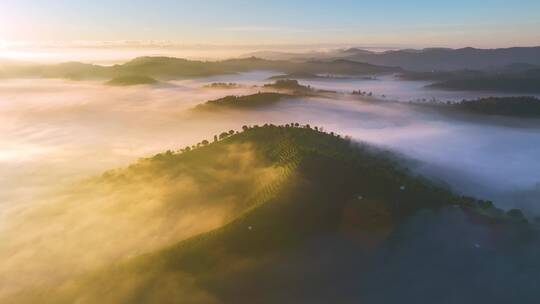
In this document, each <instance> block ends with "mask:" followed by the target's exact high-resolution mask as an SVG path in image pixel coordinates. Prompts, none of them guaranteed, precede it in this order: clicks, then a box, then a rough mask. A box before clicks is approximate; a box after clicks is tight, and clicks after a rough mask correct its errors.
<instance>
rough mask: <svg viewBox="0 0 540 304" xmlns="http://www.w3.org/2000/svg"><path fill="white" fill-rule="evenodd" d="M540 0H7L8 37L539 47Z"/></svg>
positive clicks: (4, 24)
mask: <svg viewBox="0 0 540 304" xmlns="http://www.w3.org/2000/svg"><path fill="white" fill-rule="evenodd" d="M539 16H540V1H538V0H514V1H502V0H479V1H465V0H454V1H434V0H432V1H427V0H416V1H396V0H392V1H382V0H379V1H373V0H372V1H363V0H357V1H351V0H333V1H316V0H312V1H307V0H300V1H285V0H272V1H260V0H251V1H247V0H177V1H173V0H154V1H142V0H116V1H115V0H108V1H97V0H96V1H90V0H87V1H83V0H32V1H30V0H1V1H0V39H2V40H5V41H14V40H24V41H51V40H56V41H75V40H87V41H102V40H103V41H110V40H170V41H175V42H181V43H203V44H204V43H208V44H272V43H275V44H319V43H335V44H338V43H343V44H365V45H369V44H373V45H410V46H414V45H418V46H428V45H433V46H456V47H458V46H465V45H472V46H480V47H482V46H486V47H491V46H506V45H540V30H539V29H540V17H539Z"/></svg>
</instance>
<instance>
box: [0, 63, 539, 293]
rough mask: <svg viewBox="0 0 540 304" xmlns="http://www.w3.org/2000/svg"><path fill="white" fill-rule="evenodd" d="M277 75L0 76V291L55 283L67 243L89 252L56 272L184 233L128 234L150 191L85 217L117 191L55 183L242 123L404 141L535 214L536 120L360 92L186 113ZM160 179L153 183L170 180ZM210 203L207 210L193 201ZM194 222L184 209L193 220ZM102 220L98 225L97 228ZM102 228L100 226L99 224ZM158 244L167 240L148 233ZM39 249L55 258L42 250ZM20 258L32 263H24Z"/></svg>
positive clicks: (421, 168)
mask: <svg viewBox="0 0 540 304" xmlns="http://www.w3.org/2000/svg"><path fill="white" fill-rule="evenodd" d="M274 74H275V73H270V72H252V73H243V74H238V75H225V76H219V77H210V78H204V79H197V80H183V81H170V82H167V83H162V84H159V85H155V86H133V87H111V86H106V85H104V84H103V83H102V82H91V81H80V82H77V81H65V80H54V79H31V80H2V81H0V117H1V120H0V185H1V186H0V235H3V237H5V238H3V241H2V242H1V243H0V261H1V262H0V281H2V280H3V279H5V280H8V279H9V280H10V282H11V284H10V285H9V286H7V285H6V286H4V288H5V289H4V290H3V289H2V288H0V297H1V295H2V293H8V292H13V291H16V290H20V289H24V288H25V286H27V285H32V284H42V283H44V282H47V283H48V284H54V280H52V279H51V277H50V274H51V271H53V269H55V267H57V266H55V265H57V264H55V263H59V261H64V260H65V258H66V254H69V253H65V251H66V250H67V249H66V248H68V249H69V251H70V253H76V252H81V254H82V253H86V255H85V260H84V262H81V263H79V262H80V260H81V259H77V257H71V258H70V259H69V260H66V262H65V264H66V265H70V266H69V267H68V266H64V267H63V270H62V271H61V272H58V273H56V275H57V276H60V277H62V276H63V275H69V272H70V271H71V272H73V273H77V270H75V268H77V267H78V268H81V269H83V270H86V268H85V267H88V268H91V266H95V265H100V264H99V262H98V261H102V260H100V259H110V257H111V256H116V255H118V254H121V253H123V252H130V250H132V249H133V248H136V247H137V246H136V244H138V242H139V241H140V239H141V238H150V237H151V236H152V235H153V236H154V238H155V237H156V236H160V237H162V238H163V239H167V237H166V236H167V235H168V236H170V235H171V231H172V232H174V231H177V230H173V229H171V227H169V224H170V223H169V222H166V223H162V222H160V221H159V219H156V221H154V222H152V223H153V224H152V225H150V226H145V230H147V231H137V233H138V234H135V233H132V234H133V235H130V236H127V235H126V233H124V232H125V231H131V230H130V227H132V226H133V225H137V224H140V222H138V221H142V218H143V217H145V216H146V215H147V214H146V213H144V212H147V211H145V210H154V209H153V208H155V206H153V205H154V204H156V202H155V201H154V200H152V199H150V198H149V199H148V201H145V202H143V203H142V205H143V206H144V208H147V209H144V208H143V209H141V210H142V211H144V212H142V214H141V210H138V211H137V210H130V211H129V212H128V215H129V216H128V219H127V221H126V219H124V221H123V222H121V223H120V224H119V223H117V222H116V221H117V219H114V220H112V219H111V218H112V216H110V215H107V214H105V215H106V216H105V217H104V218H103V219H101V218H98V219H96V218H95V217H97V216H98V215H97V214H96V212H94V213H92V215H93V217H94V218H90V215H88V212H90V211H91V208H89V207H87V206H79V204H77V203H81V204H80V205H84V203H87V204H90V203H91V204H97V205H91V206H92V208H94V207H96V206H98V207H99V208H104V210H107V199H109V200H110V199H115V197H116V196H114V195H111V196H109V197H107V198H104V199H102V198H101V197H99V195H98V194H95V195H90V196H88V199H86V200H83V201H82V202H75V203H76V204H75V205H76V206H77V208H74V209H75V210H63V209H62V208H64V209H65V208H66V206H70V204H69V202H68V201H69V200H70V197H71V196H69V195H64V196H62V197H61V198H58V199H54V196H55V194H54V193H55V191H56V190H58V189H60V188H62V187H64V186H69V185H71V184H75V183H77V182H78V181H80V180H82V179H84V178H86V177H90V176H94V175H97V174H100V173H102V172H104V171H106V170H108V169H113V168H118V167H122V166H126V165H128V164H130V163H133V162H135V161H136V160H137V159H139V158H141V157H146V156H152V155H153V154H155V153H158V152H162V151H165V150H169V149H171V150H177V149H179V148H182V147H185V146H186V145H192V144H194V143H197V142H200V141H201V140H202V139H212V138H213V136H214V135H215V134H219V133H220V132H222V131H225V130H229V129H236V130H239V129H240V128H241V126H242V125H244V124H264V123H276V124H280V123H289V122H299V123H302V124H306V123H309V124H311V125H315V126H322V127H324V128H325V129H326V130H328V131H336V132H338V133H340V134H343V135H350V136H352V137H353V138H354V139H356V140H358V141H365V142H368V143H372V144H376V145H379V146H382V147H384V148H387V149H390V150H393V151H397V152H399V153H401V154H402V155H404V156H406V157H407V158H411V159H413V160H415V161H413V162H410V163H409V164H410V165H411V166H412V167H413V168H414V170H416V171H417V172H420V173H423V174H425V175H428V176H429V177H431V178H433V179H436V180H438V181H439V182H440V183H442V184H446V185H448V186H451V187H452V188H454V189H455V190H456V191H461V192H463V193H466V194H469V195H474V196H477V197H479V198H487V199H492V200H494V201H495V202H496V204H497V205H498V206H499V207H502V208H505V209H508V208H511V207H515V206H517V207H520V208H523V209H524V210H525V211H526V213H527V215H529V216H534V215H537V214H540V208H538V204H539V203H540V201H539V200H538V198H539V197H540V194H539V193H540V186H539V183H540V158H538V155H540V132H539V131H540V127H539V126H540V121H539V120H529V121H523V120H521V121H518V120H515V119H508V118H506V119H488V120H485V119H482V120H481V121H480V120H475V119H469V120H468V119H464V118H459V119H457V118H451V117H450V116H445V115H442V114H438V113H435V112H433V111H426V110H421V109H419V108H418V107H412V106H410V105H408V104H403V103H392V102H379V103H377V102H364V101H362V100H361V98H359V97H357V96H353V95H350V94H345V93H339V94H336V95H335V98H331V99H329V98H297V99H294V100H287V101H284V102H282V103H279V104H277V105H274V106H272V107H270V108H265V109H260V110H257V111H247V112H234V111H231V112H220V113H216V114H212V115H209V116H201V115H196V114H194V113H193V112H191V111H189V109H190V108H192V107H193V106H195V105H197V104H200V103H203V102H205V101H207V100H210V99H216V98H220V97H223V96H226V95H233V94H234V95H244V94H252V93H256V92H258V91H259V88H257V87H254V86H255V85H262V84H264V83H268V82H269V81H268V80H267V78H268V77H269V76H271V75H274ZM212 82H237V83H241V84H242V85H243V86H241V87H237V88H234V89H210V88H205V87H204V86H205V85H207V84H209V83H212ZM303 83H310V84H312V85H314V86H316V87H318V88H325V89H334V90H337V91H352V90H353V89H362V90H373V91H375V92H378V91H376V89H377V88H380V89H381V90H383V89H384V90H386V87H385V86H384V84H385V83H386V84H387V85H388V88H389V89H388V90H389V91H384V92H385V94H387V95H388V96H393V95H394V94H395V95H396V96H398V95H399V93H400V92H401V91H400V88H403V94H404V95H403V96H405V97H404V98H406V99H409V97H410V96H411V95H408V94H411V92H415V93H414V94H419V95H420V94H422V90H423V89H421V87H416V86H417V84H414V83H412V82H403V83H398V82H396V81H395V80H388V81H386V82H378V87H373V88H369V87H366V86H364V87H355V86H356V84H355V82H347V81H342V82H341V81H340V82H336V81H335V80H329V81H327V82H323V81H319V80H317V81H310V82H303ZM369 83H371V82H369ZM409 85H413V86H412V87H408V86H409ZM389 92H393V93H392V94H390V93H389ZM443 93H444V94H450V93H446V92H443ZM451 94H454V95H453V96H455V97H456V99H461V98H463V97H461V96H458V95H457V94H458V93H456V92H453V93H451ZM427 97H428V98H429V96H427ZM159 182H160V181H159V180H156V181H155V183H156V184H159ZM179 183H180V181H179ZM180 184H181V183H180ZM180 184H179V185H176V186H177V187H180V188H178V189H184V188H182V187H185V188H186V189H189V183H188V184H186V185H184V184H181V185H180ZM157 188H159V187H156V189H153V191H154V192H155V191H158V190H163V189H157ZM77 189H78V188H77ZM86 191H88V190H86ZM90 191H91V190H90ZM124 191H125V192H127V193H129V194H130V195H128V196H123V195H124V194H125V193H117V194H116V195H117V196H118V197H122V199H123V201H122V204H124V205H129V204H130V203H131V199H132V198H133V197H138V198H139V199H141V196H139V194H135V193H136V192H137V189H133V190H131V189H127V190H126V189H124ZM133 191H134V192H133ZM144 191H145V190H140V192H142V193H141V195H143V196H142V197H151V195H153V193H154V192H152V191H150V192H148V193H146V192H144ZM179 191H180V190H179ZM75 192H76V191H75ZM158 192H159V191H158ZM60 193H62V192H60ZM82 193H86V192H84V191H83V192H82ZM162 194H163V193H162ZM165 194H166V193H165ZM189 194H190V193H187V194H186V195H187V197H189ZM74 195H77V193H75V194H74ZM144 195H146V196H144ZM51 197H52V198H53V199H51ZM75 197H77V196H75ZM56 201H60V202H62V205H60V207H57V208H55V207H54V206H52V207H51V208H50V209H47V208H45V211H43V212H42V213H38V214H39V215H40V216H43V214H45V215H47V214H49V215H54V216H56V215H58V214H62V213H63V214H64V215H65V216H64V217H61V216H56V218H59V219H61V220H59V221H60V222H53V223H48V227H44V226H43V225H45V224H43V223H47V221H46V220H44V219H42V218H35V217H34V218H32V223H33V224H32V225H26V226H25V225H24V223H23V225H22V227H23V228H22V230H17V229H18V228H17V229H15V230H10V228H9V227H10V225H9V224H10V223H13V222H15V221H16V220H17V219H18V218H19V216H18V215H19V214H24V212H25V211H27V210H31V209H32V208H33V207H34V206H35V204H38V203H40V204H42V203H43V202H56ZM161 204H163V202H161ZM124 205H121V206H124ZM138 206H139V207H140V205H138ZM116 207H118V206H116ZM203 211H204V212H206V211H205V210H198V212H203ZM80 214H83V215H84V216H86V217H89V218H88V219H86V218H85V219H81V217H84V216H81V215H80ZM205 214H208V212H207V213H205ZM34 216H35V215H34ZM99 216H102V215H99ZM221 218H222V214H221V213H219V212H217V213H216V214H215V218H213V219H212V221H209V219H208V218H206V221H207V222H208V223H205V225H203V226H200V227H199V226H197V227H195V226H193V227H191V226H189V225H187V224H186V225H187V226H186V227H188V226H189V227H190V229H194V230H195V231H198V232H201V231H204V230H205V229H210V228H211V227H215V226H216V225H218V224H216V223H219V222H220V220H221ZM111 220H112V223H114V224H116V225H117V226H118V227H115V228H114V231H111V228H110V227H106V226H107V224H106V223H111ZM193 220H194V219H190V218H189V217H188V218H187V219H186V221H187V222H188V223H192V222H193ZM199 222H200V221H199ZM96 223H97V224H99V227H94V226H95V225H97V224H96ZM177 224H178V223H177ZM184 224H185V223H184ZM145 225H149V223H148V222H145ZM15 226H16V225H15ZM16 227H17V226H16ZM146 227H152V228H153V229H146ZM182 227H183V226H182ZM194 227H195V228H196V229H195V228H194ZM98 228H99V229H101V230H100V231H98V232H96V231H95V229H98ZM122 229H125V231H124V230H122ZM175 229H180V228H178V227H176V228H175ZM181 229H183V230H182V231H183V233H184V234H183V235H182V237H188V236H189V233H190V231H191V230H190V229H187V230H186V229H184V228H181ZM105 230H106V231H105ZM162 232H168V234H167V233H162ZM118 235H126V240H122V242H120V243H121V244H119V243H118V242H117V241H118V240H117V238H115V237H117V236H118ZM69 236H71V238H69ZM79 238H86V239H85V240H84V241H83V240H79ZM74 240H75V241H74ZM159 242H161V241H160V239H157V240H154V241H153V242H145V243H150V244H153V243H159ZM163 242H165V241H163ZM66 243H69V244H66ZM94 243H95V244H107V245H104V246H101V247H100V246H98V247H99V248H98V247H91V248H93V249H92V250H91V252H92V253H95V254H88V253H89V252H90V251H88V250H87V247H85V246H93V244H94ZM83 244H84V246H82V245H83ZM134 244H135V245H134ZM160 244H161V243H160ZM117 247H118V248H117ZM23 249H24V250H23ZM138 249H140V248H138ZM77 250H78V251H77ZM44 252H46V253H47V258H50V259H51V260H50V261H49V260H47V258H44V257H43V253H44ZM44 261H47V262H44ZM78 263H79V264H81V265H79V264H78ZM21 265H25V268H24V269H23V271H21V268H20V266H21ZM58 265H61V264H58ZM79 270H80V269H79ZM44 278H45V279H44Z"/></svg>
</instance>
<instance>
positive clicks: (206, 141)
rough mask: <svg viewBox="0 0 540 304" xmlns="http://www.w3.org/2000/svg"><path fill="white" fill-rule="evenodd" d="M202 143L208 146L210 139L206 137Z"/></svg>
mask: <svg viewBox="0 0 540 304" xmlns="http://www.w3.org/2000/svg"><path fill="white" fill-rule="evenodd" d="M201 143H202V144H203V146H206V145H208V144H209V142H208V140H206V139H205V140H203V141H202V142H201Z"/></svg>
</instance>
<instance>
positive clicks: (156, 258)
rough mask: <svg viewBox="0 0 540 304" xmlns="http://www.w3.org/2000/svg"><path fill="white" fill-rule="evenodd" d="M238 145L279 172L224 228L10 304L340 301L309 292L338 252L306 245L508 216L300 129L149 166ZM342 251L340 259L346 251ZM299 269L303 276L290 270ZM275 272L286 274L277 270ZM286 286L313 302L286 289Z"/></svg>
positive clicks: (255, 135) (368, 244)
mask: <svg viewBox="0 0 540 304" xmlns="http://www.w3.org/2000/svg"><path fill="white" fill-rule="evenodd" d="M238 145H240V146H243V145H249V146H250V147H251V148H252V149H253V151H255V154H256V155H257V157H258V158H259V159H260V160H261V162H262V163H264V164H265V165H268V164H272V165H273V166H275V167H279V168H281V170H282V172H283V173H282V178H281V182H279V183H270V184H268V185H267V187H266V188H265V189H264V190H262V191H260V192H259V194H258V195H257V196H255V197H253V198H252V201H251V202H249V203H248V205H249V206H250V207H249V208H247V209H244V210H243V211H241V212H239V213H238V214H237V216H236V217H235V218H234V219H233V220H232V221H231V222H230V223H229V224H227V225H225V226H223V227H222V228H219V229H217V230H214V231H212V232H209V233H205V234H201V235H199V236H196V237H193V238H191V239H189V240H186V241H183V242H180V243H178V244H176V245H174V246H171V247H169V248H166V249H163V250H159V251H156V252H154V253H150V254H147V255H143V256H140V257H138V258H135V259H134V260H131V261H127V262H122V263H120V264H119V265H118V266H114V267H111V268H109V269H106V270H103V271H100V272H97V273H95V274H93V275H91V276H88V277H85V278H82V279H81V280H78V281H74V282H71V283H68V284H64V285H62V286H60V287H59V288H57V289H55V290H52V291H47V292H46V293H37V294H33V293H29V292H27V293H25V295H23V296H22V297H20V298H16V299H15V302H17V303H25V302H28V303H30V302H32V301H33V300H35V299H36V298H35V297H38V298H39V299H40V302H41V303H73V302H74V300H75V299H79V300H81V301H82V303H98V302H99V303H213V302H216V303H253V301H255V302H258V303H276V302H280V301H284V300H287V301H293V300H295V299H296V300H297V301H308V300H311V301H313V302H318V301H322V302H325V301H326V302H327V301H330V300H338V301H340V295H339V294H336V293H334V292H332V293H330V294H332V298H328V299H326V298H324V297H323V298H317V295H318V294H319V293H318V290H319V289H320V290H327V289H328V284H335V285H336V286H334V288H340V286H338V285H341V283H338V282H333V279H332V278H333V276H332V271H334V270H332V269H333V267H334V266H335V267H337V268H339V267H338V264H339V260H340V258H341V257H343V254H344V253H339V250H338V249H337V248H338V247H339V246H338V247H333V245H331V244H332V243H330V244H327V243H324V244H323V246H324V247H322V248H319V247H316V248H314V249H313V251H311V250H309V248H310V247H309V246H310V245H309V244H312V243H313V242H318V241H320V240H321V239H324V238H325V236H332V239H333V240H334V239H339V238H340V237H341V236H349V237H351V240H352V241H347V244H348V245H347V246H353V245H351V244H354V246H353V247H354V248H355V250H356V251H353V252H356V253H354V255H356V254H358V255H357V256H353V257H352V260H357V259H358V260H359V259H360V257H361V254H362V253H363V252H371V251H373V248H376V247H378V246H379V245H380V244H381V243H382V242H384V240H385V239H387V238H388V237H389V236H390V235H392V234H395V232H394V230H395V229H397V228H396V227H398V226H399V225H400V223H401V222H403V221H404V220H405V219H407V218H408V217H409V216H411V214H414V212H416V211H417V210H419V209H421V208H428V209H433V210H438V209H440V208H445V206H450V205H459V206H461V208H462V209H463V210H465V212H466V213H468V214H470V215H471V216H472V217H473V218H476V219H477V220H478V221H481V222H486V223H492V224H494V223H499V224H501V223H505V222H506V221H507V218H508V217H507V216H504V215H503V214H502V213H501V212H500V211H497V210H496V209H494V208H492V206H491V205H490V204H489V203H485V202H476V201H474V200H472V199H468V198H462V197H456V196H454V195H452V194H451V193H450V192H448V191H446V190H444V189H441V188H438V187H436V186H433V185H432V184H430V183H429V182H428V181H426V180H424V179H421V178H418V177H414V176H412V175H410V174H408V173H407V171H406V170H404V169H403V168H400V166H399V165H397V163H396V161H395V160H394V158H393V157H392V156H391V155H389V154H385V153H379V152H377V153H375V152H374V151H373V150H371V149H370V148H367V147H363V146H356V145H353V144H351V143H350V142H349V141H347V140H345V139H342V138H339V137H337V136H334V135H331V134H324V133H321V132H317V131H315V130H312V129H307V128H285V127H275V126H265V127H257V128H252V129H249V130H247V131H245V132H243V133H240V134H236V135H233V136H231V137H229V138H227V139H225V140H222V141H219V142H217V143H213V144H210V145H209V146H205V147H202V148H199V149H196V150H193V151H190V152H184V153H182V154H180V155H178V154H171V153H168V154H161V155H158V156H156V157H154V159H153V160H149V161H150V162H158V163H159V164H160V166H163V169H164V170H168V169H166V168H169V167H170V165H168V164H174V163H177V162H180V163H182V162H184V163H186V162H193V161H195V160H199V161H198V162H197V163H198V166H202V167H204V166H205V164H204V161H203V160H207V159H212V158H215V157H218V155H215V153H219V151H223V150H224V149H225V147H228V146H238ZM222 182H223V184H224V185H227V184H228V181H227V180H223V181H222ZM488 215H489V216H488ZM340 244H341V243H340ZM336 246H337V245H336ZM332 248H334V249H335V250H336V251H335V252H334V251H333V250H332ZM359 248H360V249H359ZM329 249H330V250H329ZM305 250H307V251H305ZM319 251H320V252H327V253H328V254H329V255H330V257H331V259H330V260H325V261H326V263H330V265H334V266H328V267H330V268H328V269H327V268H326V267H327V266H326V264H324V263H323V264H320V263H321V261H320V260H318V258H317V257H315V258H314V257H313V255H316V254H317V252H319ZM344 252H350V250H349V247H347V250H345V251H344ZM320 258H323V257H320ZM310 259H314V260H310ZM288 263H292V264H290V265H289V264H288ZM304 263H306V264H305V267H306V268H303V267H304V266H299V265H304ZM284 265H289V267H291V269H295V270H294V271H292V272H290V271H287V269H288V268H287V266H284ZM349 266H350V265H349ZM349 266H347V267H349ZM283 267H285V269H283ZM347 267H345V268H347ZM316 269H325V270H324V271H325V272H323V273H324V275H323V277H325V280H329V281H323V282H325V284H326V285H325V286H326V287H324V288H323V287H322V286H319V287H317V286H316V285H310V284H311V283H309V282H312V281H313V280H315V281H317V279H316V278H320V277H321V274H320V273H317V274H315V273H313V278H311V277H309V275H307V274H308V273H310V272H312V271H315V270H316ZM321 271H322V270H321ZM326 271H330V272H328V273H327V272H326ZM296 272H298V273H300V277H298V274H297V273H296ZM304 275H307V276H304ZM274 276H275V277H274ZM306 282H307V283H306ZM317 282H318V281H317ZM305 284H307V285H305ZM313 284H315V283H313ZM296 285H297V286H299V287H298V288H300V286H304V288H306V289H305V290H311V292H310V293H313V295H310V294H306V293H304V292H300V291H295V287H294V286H296ZM302 290H304V289H302ZM305 290H304V291H305ZM319 295H320V294H319ZM342 296H344V297H345V296H346V295H342ZM312 297H314V298H312ZM344 299H345V298H344ZM344 299H341V300H344ZM47 300H48V302H47ZM349 300H351V299H349ZM341 302H343V301H341Z"/></svg>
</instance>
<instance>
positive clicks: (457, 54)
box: [257, 46, 540, 71]
mask: <svg viewBox="0 0 540 304" xmlns="http://www.w3.org/2000/svg"><path fill="white" fill-rule="evenodd" d="M257 55H258V56H260V57H262V58H267V59H277V58H279V59H281V60H286V59H296V60H299V59H304V60H310V59H313V53H306V54H303V55H302V54H294V55H292V54H291V53H279V52H266V53H265V52H258V53H257ZM318 55H319V57H318V58H319V59H326V60H335V59H347V60H353V61H359V62H365V63H370V64H375V65H383V66H399V67H401V68H403V69H406V70H411V71H432V70H458V69H480V70H484V69H493V68H497V67H502V66H506V65H511V64H517V63H519V64H531V65H540V46H537V47H511V48H498V49H477V48H472V47H466V48H460V49H449V48H426V49H421V50H414V49H403V50H394V51H385V52H373V51H368V50H363V49H358V48H350V49H343V50H336V51H333V52H328V53H322V54H318Z"/></svg>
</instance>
